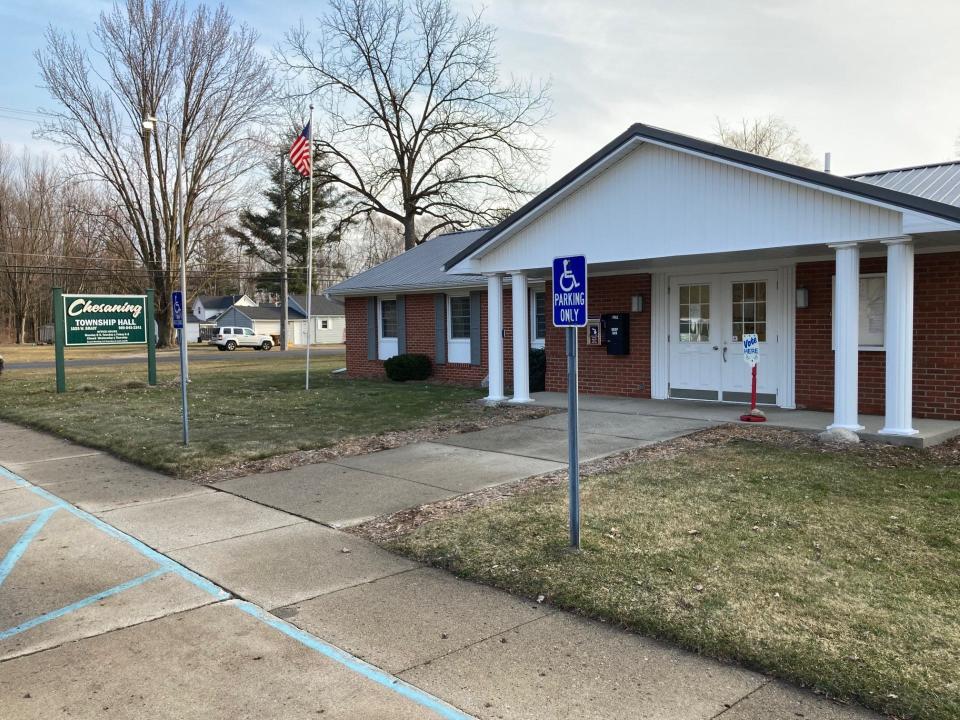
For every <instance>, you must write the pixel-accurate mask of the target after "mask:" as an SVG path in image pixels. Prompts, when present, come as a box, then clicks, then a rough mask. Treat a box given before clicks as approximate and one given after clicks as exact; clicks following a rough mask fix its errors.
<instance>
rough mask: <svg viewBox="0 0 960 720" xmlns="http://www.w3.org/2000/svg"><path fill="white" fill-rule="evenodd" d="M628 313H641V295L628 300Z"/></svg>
mask: <svg viewBox="0 0 960 720" xmlns="http://www.w3.org/2000/svg"><path fill="white" fill-rule="evenodd" d="M630 312H637V313H638V312H643V295H634V296H633V297H631V298H630Z"/></svg>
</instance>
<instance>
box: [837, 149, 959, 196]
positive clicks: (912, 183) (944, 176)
mask: <svg viewBox="0 0 960 720" xmlns="http://www.w3.org/2000/svg"><path fill="white" fill-rule="evenodd" d="M850 177H851V178H852V179H853V180H859V181H860V182H865V183H870V184H871V185H876V186H877V187H882V188H887V189H888V190H897V191H898V192H902V193H907V194H909V195H916V196H918V197H922V198H926V199H927V200H935V201H936V202H941V203H946V204H947V205H956V206H957V207H960V160H955V161H952V162H944V163H937V164H935V165H918V166H916V167H906V168H896V169H894V170H880V171H877V172H871V173H866V174H864V175H851V176H850Z"/></svg>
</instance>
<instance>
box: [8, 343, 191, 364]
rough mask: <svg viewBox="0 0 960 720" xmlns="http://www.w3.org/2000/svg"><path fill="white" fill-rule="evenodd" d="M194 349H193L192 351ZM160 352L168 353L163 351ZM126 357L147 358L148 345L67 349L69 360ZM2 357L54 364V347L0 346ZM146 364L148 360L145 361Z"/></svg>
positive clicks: (11, 360)
mask: <svg viewBox="0 0 960 720" xmlns="http://www.w3.org/2000/svg"><path fill="white" fill-rule="evenodd" d="M192 349H193V348H191V350H192ZM159 352H168V351H166V350H162V351H159ZM124 355H143V356H144V357H146V356H147V347H146V345H101V346H99V347H98V346H96V345H91V346H90V347H68V348H65V357H66V358H67V360H82V359H98V358H105V357H122V356H124ZM0 357H2V358H3V360H4V362H6V363H26V362H53V361H54V359H55V357H54V348H53V345H0ZM144 363H146V360H144Z"/></svg>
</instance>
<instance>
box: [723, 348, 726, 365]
mask: <svg viewBox="0 0 960 720" xmlns="http://www.w3.org/2000/svg"><path fill="white" fill-rule="evenodd" d="M723 361H724V362H726V361H727V346H726V345H724V346H723Z"/></svg>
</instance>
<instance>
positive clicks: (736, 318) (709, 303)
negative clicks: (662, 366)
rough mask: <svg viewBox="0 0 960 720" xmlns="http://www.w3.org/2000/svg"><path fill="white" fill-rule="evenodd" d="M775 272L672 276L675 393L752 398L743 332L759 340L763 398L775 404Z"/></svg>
mask: <svg viewBox="0 0 960 720" xmlns="http://www.w3.org/2000/svg"><path fill="white" fill-rule="evenodd" d="M778 295H779V293H778V291H777V277H776V273H775V272H752V273H736V274H724V275H696V276H677V277H673V278H671V279H670V333H669V337H668V342H669V346H670V396H671V397H675V398H688V399H694V400H723V401H727V402H748V401H749V399H750V384H751V373H750V366H749V365H747V363H745V362H744V360H743V336H744V335H745V334H750V333H755V334H756V335H757V338H758V340H759V343H760V364H759V367H758V373H757V393H758V401H759V402H761V403H766V404H775V403H776V401H777V378H778V377H779V352H778V350H779V343H778V328H777V327H776V318H777V312H778V300H779V297H778Z"/></svg>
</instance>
